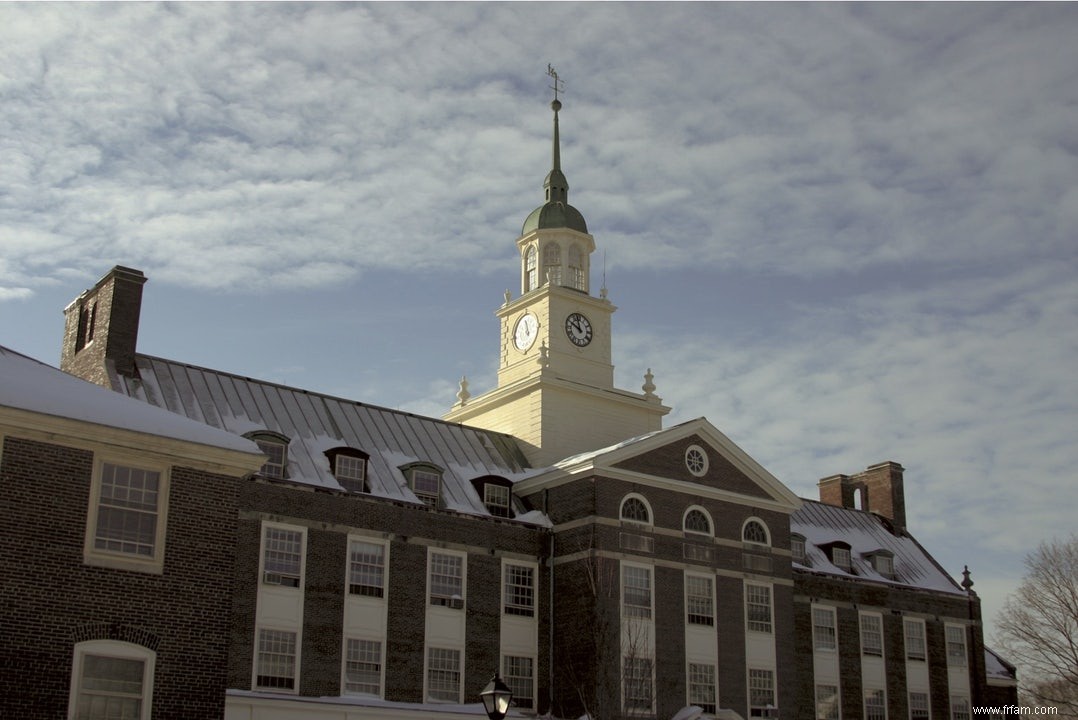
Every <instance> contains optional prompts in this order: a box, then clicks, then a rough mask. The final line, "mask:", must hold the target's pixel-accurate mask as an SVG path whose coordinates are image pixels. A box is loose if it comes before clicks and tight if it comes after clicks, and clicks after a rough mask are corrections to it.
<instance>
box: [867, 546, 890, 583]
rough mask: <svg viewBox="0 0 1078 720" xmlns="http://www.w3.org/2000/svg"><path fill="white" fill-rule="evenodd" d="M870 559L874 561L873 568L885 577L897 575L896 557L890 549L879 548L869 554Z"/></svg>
mask: <svg viewBox="0 0 1078 720" xmlns="http://www.w3.org/2000/svg"><path fill="white" fill-rule="evenodd" d="M868 560H869V562H871V563H872V569H873V570H875V571H876V572H878V573H879V574H880V575H883V576H884V577H885V578H889V579H893V578H894V576H895V557H894V555H893V554H892V553H891V551H890V550H877V551H876V552H874V553H869V554H868Z"/></svg>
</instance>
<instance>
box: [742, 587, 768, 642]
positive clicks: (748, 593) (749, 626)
mask: <svg viewBox="0 0 1078 720" xmlns="http://www.w3.org/2000/svg"><path fill="white" fill-rule="evenodd" d="M753 590H755V591H761V590H762V591H766V593H767V623H766V627H764V626H763V621H762V620H753V619H752V613H750V612H749V608H750V607H753V606H755V607H762V606H763V605H764V603H761V602H759V598H756V600H757V601H756V602H753V597H752V594H753ZM754 624H755V627H754ZM745 629H746V630H747V631H748V632H755V633H766V634H768V635H771V634H773V633H774V630H775V592H774V588H773V587H772V586H771V585H769V584H765V583H754V582H747V581H746V582H745Z"/></svg>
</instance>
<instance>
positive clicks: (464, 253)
mask: <svg viewBox="0 0 1078 720" xmlns="http://www.w3.org/2000/svg"><path fill="white" fill-rule="evenodd" d="M1076 35H1078V5H1075V4H1072V3H1049V4H1035V3H1021V4H1008V3H988V4H979V3H957V4H952V3H947V4H920V3H914V4H905V3H902V4H891V3H879V4H876V3H870V4H814V3H797V4H780V3H760V4H756V3H752V4H736V3H731V4H726V3H690V4H668V3H659V4H651V3H632V4H619V3H582V4H578V3H553V4H529V3H520V4H516V3H513V4H509V3H506V4H502V3H482V4H469V3H451V4H437V3H423V4H414V5H413V4H397V3H375V4H330V3H324V4H323V3H317V4H288V3H269V4H264V3H244V4H227V3H192V4H186V3H180V4H157V3H134V4H113V3H104V4H94V3H86V4H82V3H79V4H71V5H68V4H53V3H44V4H36V3H30V4H20V3H4V4H0V345H4V346H7V347H9V348H11V349H14V350H17V351H19V352H21V353H24V354H26V355H29V356H31V357H34V358H37V359H39V360H42V361H44V362H47V363H50V364H53V365H56V364H58V363H59V354H60V341H61V337H62V332H63V315H62V311H63V308H64V307H65V306H66V305H67V304H68V303H69V302H70V301H71V300H72V299H74V298H75V297H76V296H77V295H78V294H79V293H80V292H81V291H82V290H84V289H86V288H88V287H91V286H92V285H93V284H94V283H95V282H96V281H97V279H98V278H100V277H101V276H102V275H104V274H105V273H106V272H107V271H108V270H109V269H110V268H111V267H113V266H114V265H117V264H120V265H125V266H128V267H133V268H138V269H140V270H142V271H144V272H145V273H146V275H147V276H148V277H149V282H148V283H147V284H146V286H145V295H144V302H143V310H142V325H141V328H140V335H139V350H140V352H143V353H146V354H150V355H157V356H160V357H165V358H169V359H172V360H177V361H182V362H188V363H191V364H195V365H202V366H206V367H210V368H214V369H218V370H224V371H228V372H234V373H238V374H241V375H245V376H249V377H256V378H261V379H265V380H271V381H276V382H282V383H287V384H290V385H295V386H299V387H303V388H306V389H310V390H314V391H319V392H326V393H330V394H334V395H338V396H342V397H346V398H352V399H357V400H361V401H363V402H367V403H371V404H377V405H383V406H386V407H392V408H399V409H402V410H407V411H411V412H416V413H422V414H427V415H433V416H441V415H442V414H443V413H444V412H445V411H447V410H448V409H449V407H450V406H451V405H452V404H453V402H454V400H455V393H456V391H457V382H458V380H459V379H460V378H461V377H462V376H467V378H468V380H469V383H470V389H471V391H472V393H473V395H474V394H479V393H481V392H483V391H485V390H487V389H490V388H492V387H493V386H494V384H495V375H496V369H497V361H498V346H499V340H498V332H499V326H498V321H497V319H496V318H495V316H494V311H495V310H496V309H497V308H498V306H499V305H501V303H502V301H503V293H504V291H505V290H506V289H507V288H508V289H511V290H512V291H513V294H514V296H516V295H517V294H519V292H520V288H519V259H518V257H517V254H516V246H515V240H516V238H517V237H518V235H519V233H520V229H521V225H522V223H523V221H524V219H525V217H527V215H528V213H529V212H530V211H531V210H532V209H533V208H535V207H536V206H538V205H539V204H541V202H542V197H543V196H542V182H543V179H544V177H545V176H546V173H547V172H548V171H549V169H550V145H551V130H552V114H551V111H550V101H551V99H552V91H551V90H550V87H549V86H550V84H551V82H550V78H549V77H548V76H547V74H546V70H547V66H548V63H549V64H552V65H553V66H554V67H555V68H556V69H557V71H558V72H559V74H560V77H561V78H562V80H563V81H564V88H563V93H562V94H561V97H560V99H561V100H562V102H563V108H562V111H561V113H560V121H561V139H562V152H561V159H562V169H563V170H564V172H565V174H566V176H567V178H568V180H569V184H570V191H569V200H570V202H571V203H572V204H573V205H574V206H575V207H577V208H578V209H579V210H580V211H581V212H582V213H583V214H584V217H585V218H586V219H587V222H588V228H589V230H590V232H591V233H592V235H593V236H594V237H595V241H596V244H597V246H598V250H597V252H596V254H595V255H594V256H593V262H592V267H593V272H592V278H591V280H592V287H593V288H596V287H598V286H599V285H601V284H603V282H604V279H603V278H604V277H605V284H606V286H607V287H608V289H609V298H610V300H611V301H612V302H613V303H614V304H615V305H616V306H617V307H618V311H617V312H616V313H615V315H614V339H613V342H614V349H613V352H614V363H615V366H616V371H615V379H616V384H617V385H618V386H619V387H623V388H625V389H628V390H633V391H639V388H640V385H641V384H642V383H643V375H644V373H645V371H646V370H647V369H648V368H651V369H652V371H653V372H654V375H655V384H656V386H657V390H656V392H657V393H658V394H659V395H660V396H661V397H662V398H663V401H664V402H665V403H666V404H667V405H670V406H672V407H673V411H672V412H671V413H670V415H669V416H667V419H666V426H671V425H674V424H676V423H678V422H681V421H684V420H689V419H692V418H695V417H700V416H705V417H707V418H708V419H709V420H710V421H711V422H712V423H713V424H714V425H715V426H717V427H718V428H719V429H720V430H722V431H723V432H724V433H725V434H726V435H728V436H729V437H730V438H731V439H732V440H733V441H734V442H736V443H737V444H738V445H740V446H741V447H742V448H743V449H744V450H745V451H746V452H748V453H749V454H750V455H752V456H753V457H754V458H755V459H756V460H758V461H759V462H760V463H761V464H762V465H763V466H764V467H765V468H767V469H768V470H769V471H770V472H772V473H773V474H774V475H775V476H776V477H778V478H779V479H780V480H781V481H783V482H784V483H785V484H786V485H788V486H789V487H790V488H792V489H793V490H794V491H795V492H796V493H797V494H799V495H801V496H802V497H808V498H815V497H817V495H818V494H817V489H816V481H817V480H818V479H820V478H822V477H826V476H829V475H834V474H837V473H846V474H853V473H856V472H858V471H860V470H862V469H864V468H865V467H866V466H868V465H872V464H875V463H878V462H882V461H885V460H892V461H895V462H899V463H901V464H902V465H903V466H904V467H905V469H906V474H905V488H906V506H907V515H908V526H909V529H910V531H911V532H912V533H913V534H914V535H915V537H917V538H918V540H919V541H920V542H921V543H922V544H923V545H925V546H926V547H927V548H928V549H929V550H930V551H931V552H932V553H933V554H934V555H935V557H936V558H937V560H939V562H940V563H941V564H942V565H943V566H944V567H945V568H946V569H947V570H948V571H949V572H950V573H951V574H952V575H953V576H955V577H956V578H960V576H961V572H962V568H963V566H964V565H968V566H969V568H970V570H971V572H972V577H973V580H974V582H975V583H976V584H975V588H974V589H975V590H977V591H979V593H980V595H981V597H982V601H983V606H984V613H985V616H986V619H987V620H988V621H989V633H988V636H989V639H990V640H991V638H992V622H991V621H992V618H993V616H994V614H995V613H996V612H998V610H999V608H1000V606H1001V604H1002V602H1003V599H1004V598H1005V597H1006V595H1007V594H1008V593H1010V592H1012V591H1013V590H1014V589H1015V587H1016V586H1017V584H1018V583H1019V582H1020V580H1021V577H1022V574H1023V571H1024V568H1023V558H1024V556H1025V555H1026V554H1027V553H1028V552H1030V551H1031V550H1033V549H1034V548H1035V547H1036V546H1037V544H1038V543H1040V542H1041V541H1044V540H1048V539H1051V538H1063V537H1066V536H1067V535H1069V533H1071V532H1072V531H1073V529H1074V525H1075V523H1074V520H1073V518H1074V512H1075V511H1074V508H1075V506H1076V505H1078V483H1076V479H1078V477H1076V475H1078V470H1076V469H1078V443H1076V442H1075V440H1074V437H1075V431H1076V429H1078V380H1076V376H1078V373H1076V372H1075V366H1076V360H1075V358H1078V281H1076V280H1075V277H1076V275H1078V272H1076V271H1078V119H1076V113H1078V44H1076V43H1074V42H1073V38H1074V37H1075V36H1076Z"/></svg>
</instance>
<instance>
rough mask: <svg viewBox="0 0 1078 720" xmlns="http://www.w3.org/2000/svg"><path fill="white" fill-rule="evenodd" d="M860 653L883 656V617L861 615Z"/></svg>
mask: <svg viewBox="0 0 1078 720" xmlns="http://www.w3.org/2000/svg"><path fill="white" fill-rule="evenodd" d="M861 654H862V655H875V656H877V657H883V618H882V617H880V616H879V615H865V614H863V615H861Z"/></svg>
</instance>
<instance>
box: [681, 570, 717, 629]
mask: <svg viewBox="0 0 1078 720" xmlns="http://www.w3.org/2000/svg"><path fill="white" fill-rule="evenodd" d="M695 581H700V582H703V583H706V584H707V595H706V596H705V595H704V594H703V593H698V592H694V593H690V592H689V585H690V582H695ZM693 598H696V600H697V601H696V602H695V603H693V602H692V599H693ZM705 604H706V607H705ZM704 610H706V612H703V611H704ZM685 623H686V624H687V625H704V626H708V627H714V626H715V578H714V576H712V575H702V574H698V573H685Z"/></svg>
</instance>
